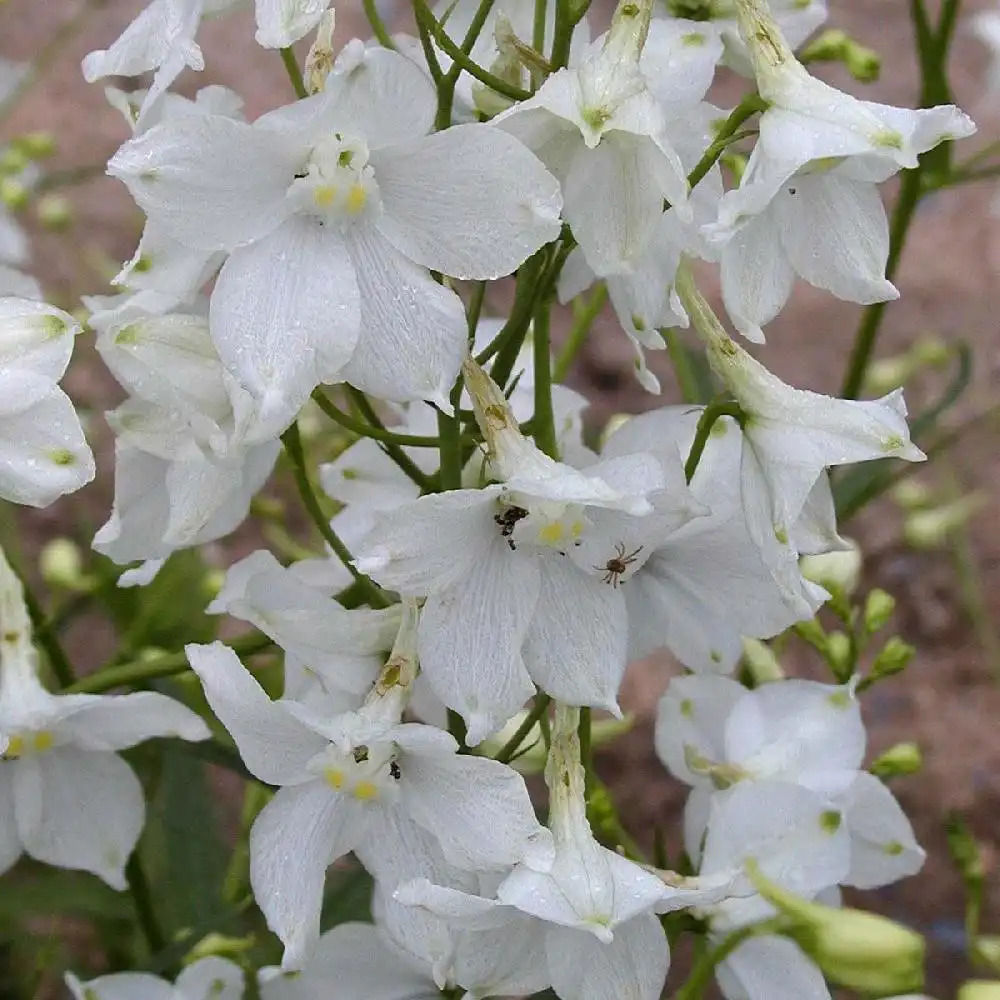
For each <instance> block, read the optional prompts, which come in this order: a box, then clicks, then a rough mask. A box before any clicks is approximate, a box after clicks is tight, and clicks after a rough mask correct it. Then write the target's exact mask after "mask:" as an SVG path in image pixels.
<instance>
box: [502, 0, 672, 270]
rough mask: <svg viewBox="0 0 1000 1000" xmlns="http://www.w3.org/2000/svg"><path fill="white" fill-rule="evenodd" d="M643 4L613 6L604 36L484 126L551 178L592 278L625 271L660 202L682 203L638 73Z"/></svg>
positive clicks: (662, 121) (661, 129)
mask: <svg viewBox="0 0 1000 1000" xmlns="http://www.w3.org/2000/svg"><path fill="white" fill-rule="evenodd" d="M650 5H651V0H643V2H642V3H638V4H623V5H621V6H620V7H619V10H618V12H617V13H616V15H615V21H614V23H613V24H612V28H611V30H610V32H608V34H607V35H606V36H604V38H603V39H600V40H598V41H597V42H595V43H594V44H593V45H592V46H591V47H590V48H589V49H588V51H587V52H586V54H585V55H584V56H583V57H582V58H581V59H580V60H579V61H578V62H577V63H576V65H574V66H571V67H569V68H566V69H561V70H559V71H558V72H557V73H553V74H552V75H551V76H550V77H549V78H548V79H547V80H546V81H545V83H544V84H542V86H541V87H540V88H539V89H538V91H537V92H536V93H535V94H534V96H533V97H532V98H531V99H530V100H527V101H522V102H520V103H519V104H516V105H515V106H514V107H512V108H511V109H510V110H509V111H505V112H504V113H503V114H501V115H498V116H497V117H496V118H495V119H494V120H493V121H494V123H495V124H497V125H498V126H500V127H502V128H504V129H506V130H507V131H509V132H510V133H511V134H512V135H516V136H517V137H518V138H519V139H521V141H522V142H524V143H525V145H527V146H528V147H529V148H530V149H532V150H534V151H535V153H537V154H538V156H539V157H540V158H541V159H542V161H543V162H544V163H545V164H546V166H548V167H549V169H550V170H552V171H553V173H555V174H556V176H557V177H558V178H559V180H560V183H561V184H562V191H563V199H564V201H565V205H564V210H563V212H564V215H565V218H566V221H567V222H568V223H569V224H570V226H571V227H572V230H573V236H574V237H575V239H576V240H577V242H578V243H579V244H580V247H581V248H582V250H583V253H584V256H585V257H586V260H587V264H588V265H589V266H590V268H591V270H593V272H594V273H595V274H597V275H598V276H600V277H604V276H606V275H609V274H618V273H621V272H623V271H625V272H627V271H630V270H631V269H632V267H633V266H634V265H635V263H636V262H637V260H638V259H639V257H640V256H641V254H642V253H643V251H644V250H645V249H646V247H647V245H648V243H649V240H650V239H651V237H652V234H653V229H654V225H655V223H656V221H657V219H658V218H659V216H660V215H661V213H662V208H663V201H664V199H666V200H667V201H669V202H670V203H671V205H674V206H676V207H678V208H679V209H681V208H682V207H683V206H684V204H685V202H686V200H687V178H686V177H685V174H684V168H683V166H682V165H681V162H680V159H679V157H678V155H677V153H676V152H675V151H674V149H673V147H672V145H671V144H670V141H669V139H668V137H667V124H666V118H665V116H664V112H663V110H662V108H661V107H660V105H659V104H658V103H657V100H656V97H655V96H654V94H653V92H652V90H651V89H650V88H649V86H648V84H647V82H646V79H645V77H644V76H643V73H642V71H641V70H640V64H639V53H640V51H641V48H642V44H643V41H644V40H645V37H646V32H647V27H648V25H649V7H650ZM626 8H627V9H628V12H626V10H625V9H626Z"/></svg>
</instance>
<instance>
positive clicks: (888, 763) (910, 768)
mask: <svg viewBox="0 0 1000 1000" xmlns="http://www.w3.org/2000/svg"><path fill="white" fill-rule="evenodd" d="M923 766H924V756H923V754H922V753H921V752H920V747H919V746H918V745H917V744H916V743H913V742H909V741H907V742H903V743H897V744H896V745H895V746H892V747H889V749H888V750H886V751H885V753H883V754H879V756H878V757H876V758H875V760H873V761H872V765H871V767H870V768H869V769H868V770H869V771H871V773H872V774H874V775H875V777H876V778H880V779H882V780H883V781H885V780H887V779H889V778H902V777H904V776H905V775H907V774H916V772H917V771H919V770H920V768H921V767H923Z"/></svg>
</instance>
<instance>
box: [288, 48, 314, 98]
mask: <svg viewBox="0 0 1000 1000" xmlns="http://www.w3.org/2000/svg"><path fill="white" fill-rule="evenodd" d="M281 61H282V62H283V63H284V64H285V72H286V73H287V74H288V79H289V80H291V82H292V90H294V91H295V96H296V97H300V98H301V97H308V96H309V91H308V90H306V84H305V80H303V79H302V70H301V69H300V68H299V61H298V59H296V58H295V51H294V50H293V49H292V47H291V46H288V47H287V48H284V49H282V50H281Z"/></svg>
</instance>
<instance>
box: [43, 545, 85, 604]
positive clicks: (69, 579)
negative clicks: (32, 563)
mask: <svg viewBox="0 0 1000 1000" xmlns="http://www.w3.org/2000/svg"><path fill="white" fill-rule="evenodd" d="M38 569H39V571H40V572H41V574H42V579H43V580H44V581H45V582H46V583H47V584H49V586H52V587H61V588H62V589H63V590H73V591H77V592H82V591H86V590H89V589H90V586H91V581H90V579H89V578H88V577H87V576H86V574H85V573H84V572H83V556H82V555H81V553H80V547H79V546H78V545H77V544H76V542H74V541H72V540H71V539H69V538H55V539H53V540H52V541H51V542H49V543H48V544H47V545H45V546H43V548H42V551H41V552H40V553H39V554H38Z"/></svg>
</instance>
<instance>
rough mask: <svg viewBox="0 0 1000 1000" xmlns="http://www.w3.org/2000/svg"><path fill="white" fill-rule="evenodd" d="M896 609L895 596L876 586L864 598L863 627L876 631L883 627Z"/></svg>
mask: <svg viewBox="0 0 1000 1000" xmlns="http://www.w3.org/2000/svg"><path fill="white" fill-rule="evenodd" d="M895 610H896V598H895V597H893V596H892V594H889V593H886V591H884V590H880V589H878V588H876V589H875V590H873V591H872V592H871V593H870V594H869V595H868V597H867V598H866V599H865V628H866V629H867V630H868V631H869V632H877V631H878V630H879V629H880V628H884V627H885V625H886V623H887V622H888V621H889V619H890V618H891V617H892V613H893V611H895Z"/></svg>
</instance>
